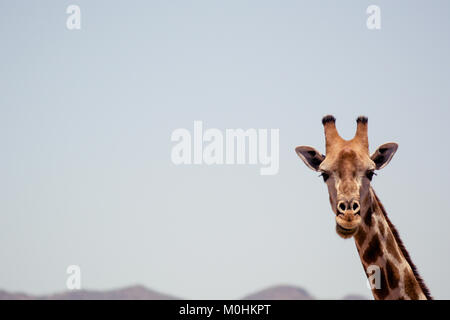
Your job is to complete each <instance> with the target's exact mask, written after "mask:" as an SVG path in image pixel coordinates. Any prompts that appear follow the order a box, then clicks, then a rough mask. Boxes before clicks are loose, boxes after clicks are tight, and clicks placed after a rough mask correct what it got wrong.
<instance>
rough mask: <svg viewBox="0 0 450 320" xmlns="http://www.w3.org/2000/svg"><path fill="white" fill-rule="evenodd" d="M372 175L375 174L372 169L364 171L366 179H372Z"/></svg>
mask: <svg viewBox="0 0 450 320" xmlns="http://www.w3.org/2000/svg"><path fill="white" fill-rule="evenodd" d="M373 175H376V173H375V172H374V171H373V170H367V172H366V177H367V179H369V180H370V181H372V178H373Z"/></svg>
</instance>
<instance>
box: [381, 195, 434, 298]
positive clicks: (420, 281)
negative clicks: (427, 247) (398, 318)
mask: <svg viewBox="0 0 450 320" xmlns="http://www.w3.org/2000/svg"><path fill="white" fill-rule="evenodd" d="M372 190H373V189H372ZM373 194H374V195H375V200H376V201H377V203H378V205H379V207H380V209H381V212H382V213H383V215H384V217H385V219H386V221H387V223H388V226H389V228H390V229H391V231H392V234H393V235H394V238H395V241H396V242H397V245H398V247H399V248H400V250H401V252H402V254H403V256H404V257H405V259H406V261H407V262H408V264H409V265H410V267H411V269H412V271H413V274H414V277H415V278H416V280H417V282H418V284H419V286H420V288H421V289H422V291H423V294H424V295H425V297H426V298H427V299H428V300H432V299H433V297H432V296H431V294H430V290H429V289H428V287H427V286H426V285H425V283H424V281H423V279H422V277H421V276H420V275H419V272H418V271H417V268H416V266H415V265H414V263H413V262H412V260H411V257H410V256H409V253H408V251H407V250H406V248H405V246H404V245H403V242H402V240H401V239H400V235H399V233H398V231H397V229H396V228H395V226H394V225H393V224H392V222H391V221H390V220H389V218H388V216H387V213H386V210H385V209H384V207H383V204H382V203H381V201H380V199H378V196H377V195H376V194H375V191H374V192H373Z"/></svg>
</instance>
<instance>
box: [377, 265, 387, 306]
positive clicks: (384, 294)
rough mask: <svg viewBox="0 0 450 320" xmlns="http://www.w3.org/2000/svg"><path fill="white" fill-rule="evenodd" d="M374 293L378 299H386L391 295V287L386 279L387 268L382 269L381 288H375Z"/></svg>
mask: <svg viewBox="0 0 450 320" xmlns="http://www.w3.org/2000/svg"><path fill="white" fill-rule="evenodd" d="M373 294H374V295H375V296H376V298H377V300H384V299H386V297H387V296H388V295H389V288H388V284H387V281H386V276H385V270H380V288H379V289H374V290H373Z"/></svg>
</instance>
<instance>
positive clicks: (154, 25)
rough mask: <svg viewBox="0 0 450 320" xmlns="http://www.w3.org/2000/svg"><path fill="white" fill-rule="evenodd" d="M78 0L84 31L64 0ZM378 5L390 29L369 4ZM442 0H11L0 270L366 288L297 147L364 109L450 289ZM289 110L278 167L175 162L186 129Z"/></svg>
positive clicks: (383, 186)
mask: <svg viewBox="0 0 450 320" xmlns="http://www.w3.org/2000/svg"><path fill="white" fill-rule="evenodd" d="M70 4H77V5H79V6H80V7H81V15H82V22H81V26H82V27H81V30H79V31H68V30H67V29H66V18H67V14H66V13H65V10H66V7H67V6H68V5H70ZM370 4H377V5H379V6H380V7H381V17H382V29H381V30H379V31H369V30H368V29H367V28H366V18H367V15H366V13H365V11H366V8H367V6H368V5H370ZM449 9H450V4H449V2H448V1H431V2H430V1H395V2H393V1H339V2H337V1H256V0H253V1H237V0H233V1H217V0H214V1H206V0H203V1H200V0H196V1H191V0H183V1H181V0H180V1H91V0H90V1H87V0H79V1H75V0H74V1H39V2H38V1H33V2H31V1H2V2H1V3H0V43H1V50H0V88H1V94H0V148H1V150H2V153H1V154H2V156H1V157H0V212H1V222H0V261H1V273H0V288H3V289H7V290H13V291H27V292H30V293H48V292H53V291H60V290H64V289H65V281H66V274H65V270H66V267H67V266H68V265H70V264H77V265H79V266H80V267H81V270H82V286H83V287H84V288H91V289H107V288H115V287H120V286H125V285H130V284H134V283H140V284H143V285H146V286H148V287H150V288H153V289H157V290H160V291H162V292H166V293H170V294H173V295H177V296H180V297H185V298H194V299H195V298H199V299H203V298H216V299H221V298H222V299H228V298H239V297H241V296H243V295H246V294H248V293H250V292H252V291H255V290H258V289H261V288H264V287H266V286H270V285H274V284H279V283H286V284H292V285H299V286H302V287H304V288H306V289H307V290H309V291H310V292H311V293H312V294H313V295H315V296H317V297H322V298H338V297H341V296H343V295H345V294H348V293H361V294H365V295H366V296H370V292H369V291H368V289H367V288H366V286H365V276H364V273H363V269H362V267H361V263H360V261H359V257H358V255H357V253H356V249H355V245H354V243H353V240H351V241H344V240H342V239H341V238H339V237H338V236H337V235H336V233H335V231H334V217H333V215H332V213H331V209H330V207H329V204H328V200H327V199H328V194H327V191H326V187H325V185H324V184H323V182H322V180H321V179H320V178H318V177H317V174H316V173H314V172H312V171H310V170H309V169H307V168H306V167H305V165H304V164H303V163H302V162H301V160H300V159H299V158H298V157H297V155H296V154H295V152H294V148H295V147H296V146H297V145H312V146H314V147H316V148H318V149H319V150H322V151H324V138H323V131H322V126H321V123H320V120H321V117H322V116H323V115H324V114H328V113H332V114H334V115H335V116H336V118H337V119H338V122H337V125H338V128H339V130H340V131H341V134H342V135H343V136H344V137H347V138H350V137H351V136H352V135H353V133H354V130H355V118H356V117H357V116H358V115H360V114H364V115H367V116H368V117H369V138H370V143H371V150H374V149H375V148H376V147H377V146H378V145H380V144H382V143H384V142H388V141H395V142H397V143H399V145H400V147H399V150H398V152H397V154H396V155H395V158H394V159H393V160H392V162H391V163H390V164H389V166H388V167H386V168H385V169H384V170H383V171H382V172H380V173H379V175H378V176H377V177H375V178H374V182H373V185H374V187H375V189H376V190H377V193H378V195H379V196H380V198H381V200H382V201H383V203H384V205H385V207H386V209H387V211H388V213H389V215H390V217H391V220H392V221H393V223H394V224H395V225H396V226H397V228H398V229H399V231H400V234H401V235H402V238H403V240H404V242H405V244H406V246H407V248H408V250H409V251H410V254H411V256H412V258H413V260H414V262H415V263H416V265H417V267H418V268H419V271H420V272H421V274H422V276H423V278H424V279H425V281H426V283H427V284H428V285H429V287H430V290H431V292H432V294H433V295H434V296H435V297H436V298H447V299H448V298H450V294H449V293H448V286H449V285H450V276H449V274H448V270H450V257H449V252H450V235H449V232H448V226H449V225H450V197H449V196H448V194H447V189H448V186H447V183H448V181H449V179H450V170H449V168H448V164H447V159H448V158H449V156H450V151H449V148H448V138H449V137H450V126H449V125H448V119H449V118H450V113H449V107H450V88H449V84H450V72H449V71H450V70H449V69H450V68H449V67H450V10H449ZM194 120H202V121H203V123H204V126H205V127H206V128H219V129H226V128H244V129H245V128H279V129H280V171H279V174H278V175H276V176H260V175H259V168H258V167H255V166H211V167H208V166H184V167H183V166H181V167H180V166H174V165H173V164H172V163H171V161H170V150H171V147H172V146H173V143H172V142H171V141H170V135H171V133H172V131H173V130H174V129H176V128H182V127H183V128H188V129H190V130H192V126H193V121H194Z"/></svg>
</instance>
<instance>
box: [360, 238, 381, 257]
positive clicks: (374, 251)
mask: <svg viewBox="0 0 450 320" xmlns="http://www.w3.org/2000/svg"><path fill="white" fill-rule="evenodd" d="M380 255H381V243H380V239H379V238H378V235H377V234H375V235H374V236H373V237H372V239H371V240H370V242H369V245H368V247H367V249H366V251H364V255H363V259H364V261H365V262H367V263H374V262H375V261H377V259H378V257H379V256H380Z"/></svg>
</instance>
